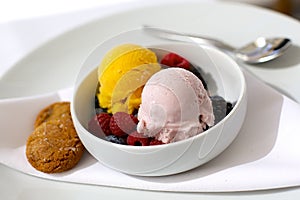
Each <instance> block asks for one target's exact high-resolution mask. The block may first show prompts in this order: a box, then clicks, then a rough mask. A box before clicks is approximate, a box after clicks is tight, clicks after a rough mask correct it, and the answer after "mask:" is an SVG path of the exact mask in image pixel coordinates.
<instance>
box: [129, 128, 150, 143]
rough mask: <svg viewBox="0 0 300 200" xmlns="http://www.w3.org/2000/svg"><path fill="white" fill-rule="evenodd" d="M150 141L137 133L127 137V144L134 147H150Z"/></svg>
mask: <svg viewBox="0 0 300 200" xmlns="http://www.w3.org/2000/svg"><path fill="white" fill-rule="evenodd" d="M149 142H150V139H149V138H147V137H144V136H143V135H142V134H140V133H138V132H137V131H134V132H132V133H131V134H129V135H128V137H127V144H128V145H132V146H149Z"/></svg>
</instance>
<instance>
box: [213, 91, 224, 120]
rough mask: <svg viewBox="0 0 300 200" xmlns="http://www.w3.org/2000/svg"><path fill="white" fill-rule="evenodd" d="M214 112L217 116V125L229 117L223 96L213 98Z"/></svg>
mask: <svg viewBox="0 0 300 200" xmlns="http://www.w3.org/2000/svg"><path fill="white" fill-rule="evenodd" d="M211 101H212V106H213V112H214V115H215V124H217V123H218V122H220V121H221V120H222V119H223V118H224V117H225V116H226V115H227V102H226V101H225V99H224V98H223V97H221V96H218V95H216V96H212V97H211Z"/></svg>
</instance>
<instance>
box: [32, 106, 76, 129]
mask: <svg viewBox="0 0 300 200" xmlns="http://www.w3.org/2000/svg"><path fill="white" fill-rule="evenodd" d="M64 117H67V118H69V117H71V112H70V102H55V103H53V104H51V105H49V106H47V107H46V108H44V109H43V110H41V111H40V112H39V113H38V115H37V117H36V120H35V122H34V128H37V127H38V126H39V125H41V124H42V123H43V122H46V121H49V120H52V119H57V118H64Z"/></svg>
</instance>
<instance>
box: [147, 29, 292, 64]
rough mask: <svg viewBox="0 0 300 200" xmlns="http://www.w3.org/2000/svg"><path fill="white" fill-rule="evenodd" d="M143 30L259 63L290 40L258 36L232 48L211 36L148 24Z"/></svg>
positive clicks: (278, 53)
mask: <svg viewBox="0 0 300 200" xmlns="http://www.w3.org/2000/svg"><path fill="white" fill-rule="evenodd" d="M143 30H144V31H145V32H147V33H149V34H151V35H153V36H156V37H159V38H161V39H165V40H173V41H181V42H189V43H197V44H201V45H203V44H205V45H210V46H214V47H217V48H219V49H221V50H223V51H225V52H227V53H229V54H230V55H232V56H233V57H235V58H238V59H239V60H242V61H243V62H245V63H249V64H259V63H263V62H267V61H271V60H273V59H275V58H277V57H279V56H281V55H283V54H284V52H285V51H286V50H287V49H288V48H289V47H290V46H291V44H292V42H291V40H290V39H288V38H280V37H275V38H264V37H259V38H257V39H256V40H255V41H253V42H251V43H248V44H247V45H245V46H243V47H241V48H234V47H232V46H231V45H229V44H226V43H224V42H223V41H220V40H216V39H213V38H209V37H205V36H199V35H192V34H186V33H179V32H175V31H171V30H166V29H160V28H155V27H150V26H144V27H143Z"/></svg>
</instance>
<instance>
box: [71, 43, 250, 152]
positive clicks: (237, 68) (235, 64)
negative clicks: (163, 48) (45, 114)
mask: <svg viewBox="0 0 300 200" xmlns="http://www.w3.org/2000/svg"><path fill="white" fill-rule="evenodd" d="M100 45H101V44H100ZM100 45H97V46H96V47H95V48H94V49H93V50H92V51H91V53H90V54H89V55H88V56H87V57H86V59H85V60H84V62H83V64H84V63H85V62H86V60H88V59H89V57H90V55H91V54H92V53H93V52H94V51H95V50H96V49H97V48H99V46H100ZM197 45H198V46H200V47H201V48H204V49H209V51H214V52H215V53H217V54H219V55H220V56H221V57H223V58H224V59H226V60H227V61H229V62H230V63H231V67H232V68H233V70H234V71H235V73H237V74H238V79H239V83H238V84H240V87H241V89H240V91H239V94H238V98H237V100H236V102H235V105H234V107H233V109H232V110H231V111H230V112H229V113H228V114H227V115H226V116H225V117H224V118H223V119H222V120H221V121H219V122H218V123H217V124H215V125H213V126H212V127H210V128H209V129H208V130H205V131H203V132H202V133H199V134H197V135H195V136H192V137H190V138H187V139H184V140H181V141H177V142H172V143H167V144H162V145H149V146H133V145H124V144H117V143H113V142H110V141H107V140H105V139H103V138H100V137H98V136H96V135H94V134H93V133H91V132H89V131H88V130H87V128H86V127H85V126H83V125H82V124H81V123H80V121H79V119H78V118H77V115H76V111H75V105H74V104H75V103H74V101H75V98H76V95H77V92H78V88H79V87H80V85H81V84H82V83H83V82H84V81H85V80H86V78H87V77H88V76H89V75H90V74H91V73H93V72H95V71H96V72H97V70H96V68H95V69H93V70H90V71H89V73H87V74H85V77H84V78H81V81H80V82H79V83H77V84H75V87H74V92H73V96H72V100H71V115H72V118H73V119H74V120H75V122H74V123H76V126H78V125H79V126H80V129H81V130H82V131H84V134H85V135H87V136H89V137H92V139H95V140H96V141H98V142H100V143H103V144H105V145H111V146H113V147H117V148H120V149H122V150H129V151H131V150H137V151H140V150H143V149H145V150H149V149H161V148H169V147H170V148H171V147H174V146H178V145H184V144H185V143H186V144H189V143H192V142H193V140H197V139H199V138H201V137H205V136H206V135H207V134H209V133H210V132H212V131H213V130H214V129H217V128H219V127H220V126H224V124H225V123H226V121H227V119H228V118H231V116H232V115H233V114H234V113H235V112H236V110H237V109H239V107H240V105H241V102H242V99H243V98H246V80H245V76H244V73H243V72H242V69H241V66H239V64H238V62H237V61H236V60H234V59H233V58H232V57H231V56H229V55H228V54H226V53H225V52H223V51H221V50H219V49H217V48H215V47H212V46H208V45H199V44H197ZM146 48H147V46H146ZM83 64H82V65H83ZM76 82H77V81H76ZM81 134H82V133H79V134H78V135H79V137H80V135H81Z"/></svg>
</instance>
